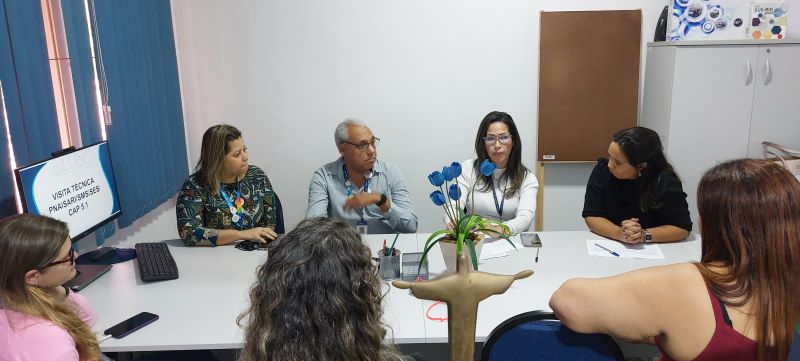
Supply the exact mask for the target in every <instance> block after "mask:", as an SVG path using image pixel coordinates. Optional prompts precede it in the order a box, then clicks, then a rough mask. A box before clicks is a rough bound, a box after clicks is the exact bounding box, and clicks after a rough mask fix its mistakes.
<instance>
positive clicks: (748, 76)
mask: <svg viewBox="0 0 800 361" xmlns="http://www.w3.org/2000/svg"><path fill="white" fill-rule="evenodd" d="M752 80H753V66H752V65H750V59H747V66H746V67H745V68H744V85H750V82H751V81H752Z"/></svg>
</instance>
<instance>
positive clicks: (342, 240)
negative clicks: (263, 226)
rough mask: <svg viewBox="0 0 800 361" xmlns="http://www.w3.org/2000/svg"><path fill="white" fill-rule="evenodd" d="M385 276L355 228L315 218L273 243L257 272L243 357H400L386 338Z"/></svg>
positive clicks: (273, 359) (248, 360) (274, 359)
mask: <svg viewBox="0 0 800 361" xmlns="http://www.w3.org/2000/svg"><path fill="white" fill-rule="evenodd" d="M382 301H383V294H382V293H381V280H380V278H379V277H378V274H377V272H376V268H375V265H373V263H372V259H371V256H370V251H369V248H367V247H366V246H365V245H364V244H362V243H361V237H360V236H359V234H358V233H357V232H356V230H355V229H354V228H353V227H352V226H349V225H347V224H346V223H344V222H342V221H340V220H338V219H333V218H311V219H308V220H305V221H303V222H301V223H300V224H299V225H298V226H297V228H295V229H294V230H293V231H291V232H289V233H288V234H287V235H286V236H284V237H283V238H281V239H280V240H278V241H277V242H276V244H275V245H274V248H272V249H271V250H270V251H269V258H268V259H267V262H266V263H265V264H263V265H262V266H260V267H259V268H258V271H257V281H256V283H255V284H254V285H253V287H252V289H251V290H250V302H251V305H250V308H249V309H248V310H247V311H246V312H245V313H243V314H242V315H241V316H239V318H238V320H237V322H238V323H239V325H242V323H243V321H245V322H246V323H247V325H246V328H245V346H244V349H243V350H242V354H241V358H240V359H241V360H242V361H262V360H271V361H277V360H303V361H305V360H342V361H344V360H400V356H399V354H398V353H397V352H396V351H395V349H394V347H392V346H391V345H387V344H384V343H383V341H384V336H385V335H386V325H384V323H383V322H382V321H381V316H382V313H383V311H382Z"/></svg>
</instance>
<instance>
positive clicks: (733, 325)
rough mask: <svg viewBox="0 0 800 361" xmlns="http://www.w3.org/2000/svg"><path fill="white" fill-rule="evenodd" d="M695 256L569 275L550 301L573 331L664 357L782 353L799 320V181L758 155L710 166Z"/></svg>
mask: <svg viewBox="0 0 800 361" xmlns="http://www.w3.org/2000/svg"><path fill="white" fill-rule="evenodd" d="M697 208H698V212H699V215H700V222H699V224H700V234H701V236H702V256H701V258H700V262H699V263H681V264H673V265H667V266H661V267H653V268H645V269H641V270H636V271H632V272H628V273H624V274H622V275H618V276H613V277H606V278H599V279H572V280H569V281H567V282H565V283H564V284H563V285H561V287H560V288H559V289H558V290H556V292H555V294H553V297H552V298H551V299H550V307H551V308H552V309H553V311H554V312H555V313H556V315H557V316H558V317H559V319H560V320H561V322H563V323H564V324H565V325H566V326H567V327H569V328H571V329H572V330H574V331H577V332H585V333H593V332H603V333H608V334H611V335H613V336H615V337H618V338H622V339H628V340H652V341H654V342H655V344H656V346H658V348H659V349H660V350H661V353H662V360H756V359H758V360H786V357H787V354H788V352H789V348H790V345H791V343H792V337H793V334H794V329H795V325H797V323H798V321H800V273H798V272H797V265H798V264H800V183H798V182H797V179H795V178H794V176H793V175H792V174H791V173H789V172H788V171H787V170H786V169H784V168H782V167H780V166H778V165H776V164H774V163H771V162H769V161H765V160H755V159H740V160H734V161H730V162H726V163H723V164H720V165H717V166H715V167H714V168H712V169H710V170H709V171H708V172H706V174H705V175H704V176H703V178H702V179H701V180H700V186H699V188H698V190H697Z"/></svg>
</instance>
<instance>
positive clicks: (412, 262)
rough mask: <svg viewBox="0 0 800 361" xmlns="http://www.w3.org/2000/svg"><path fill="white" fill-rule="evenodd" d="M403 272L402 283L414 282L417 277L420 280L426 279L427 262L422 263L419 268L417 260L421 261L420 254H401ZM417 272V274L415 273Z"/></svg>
mask: <svg viewBox="0 0 800 361" xmlns="http://www.w3.org/2000/svg"><path fill="white" fill-rule="evenodd" d="M402 258H403V270H402V271H403V272H402V276H401V279H402V280H403V281H416V280H417V277H419V278H420V279H422V280H427V279H428V260H427V259H426V260H425V262H422V267H421V268H420V266H419V260H421V259H422V252H408V253H403V256H402ZM417 270H419V273H417Z"/></svg>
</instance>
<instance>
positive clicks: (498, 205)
mask: <svg viewBox="0 0 800 361" xmlns="http://www.w3.org/2000/svg"><path fill="white" fill-rule="evenodd" d="M506 189H508V183H506V187H505V189H503V193H502V194H501V196H502V200H501V201H500V202H499V203H498V202H497V192H495V190H494V179H492V197H494V209H496V210H497V214H498V215H499V216H500V217H501V218H502V217H503V205H504V204H505V203H506Z"/></svg>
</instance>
